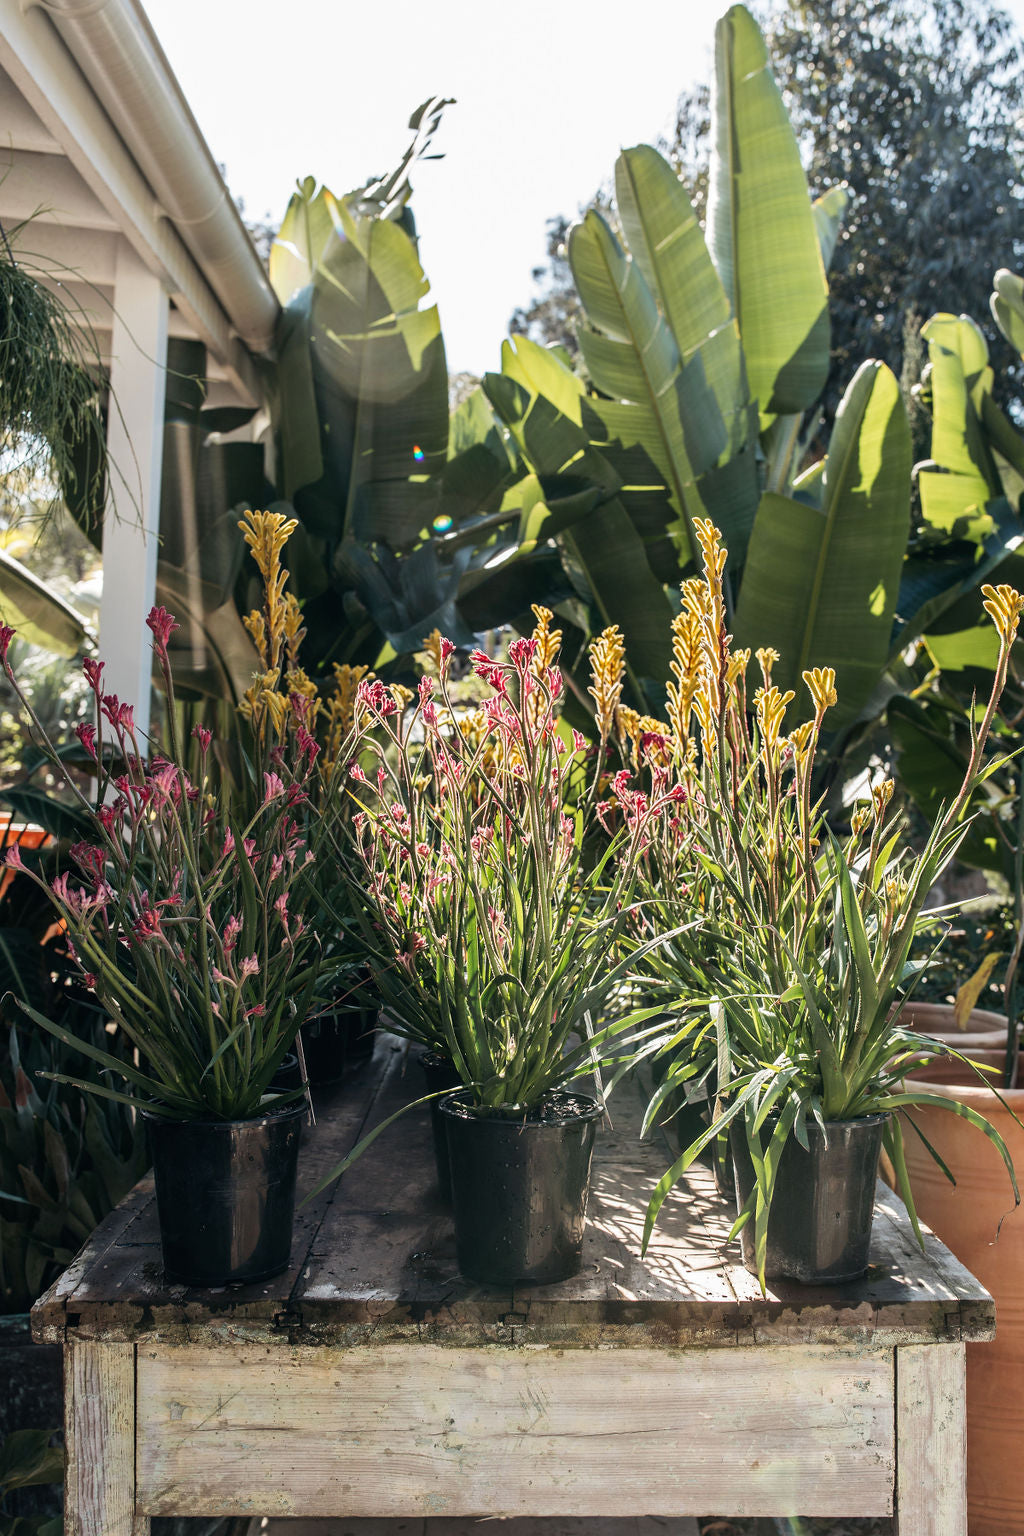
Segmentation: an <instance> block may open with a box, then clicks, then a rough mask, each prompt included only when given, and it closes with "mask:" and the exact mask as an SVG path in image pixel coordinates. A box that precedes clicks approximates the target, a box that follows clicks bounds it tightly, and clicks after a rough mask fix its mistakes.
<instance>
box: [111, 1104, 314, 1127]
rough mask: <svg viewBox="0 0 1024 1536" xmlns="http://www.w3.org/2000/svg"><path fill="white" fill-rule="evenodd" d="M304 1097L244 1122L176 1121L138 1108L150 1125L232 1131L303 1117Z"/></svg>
mask: <svg viewBox="0 0 1024 1536" xmlns="http://www.w3.org/2000/svg"><path fill="white" fill-rule="evenodd" d="M307 1107H308V1106H307V1104H306V1099H305V1096H303V1097H302V1098H300V1099H296V1100H295V1101H294V1103H292V1104H283V1105H282V1106H281V1108H280V1109H265V1110H263V1112H262V1113H261V1114H259V1115H250V1116H249V1117H248V1119H246V1120H177V1119H175V1118H174V1117H173V1116H171V1115H159V1114H154V1113H153V1111H152V1110H150V1109H147V1108H145V1106H144V1105H140V1106H139V1114H140V1115H141V1116H142V1118H143V1120H148V1121H149V1123H150V1124H151V1125H153V1124H162V1125H187V1126H195V1127H197V1128H198V1129H204V1128H208V1129H211V1130H234V1129H236V1128H237V1127H238V1126H240V1125H246V1126H247V1125H252V1126H259V1125H269V1124H270V1123H271V1122H272V1121H274V1120H285V1119H289V1118H291V1117H292V1116H293V1115H300V1114H302V1115H304V1114H305V1113H306V1110H307Z"/></svg>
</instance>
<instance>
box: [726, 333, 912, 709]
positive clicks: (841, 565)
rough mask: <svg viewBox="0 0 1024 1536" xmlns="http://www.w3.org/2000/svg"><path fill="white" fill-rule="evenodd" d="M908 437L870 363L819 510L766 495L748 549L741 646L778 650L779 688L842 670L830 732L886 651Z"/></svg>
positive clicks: (869, 684)
mask: <svg viewBox="0 0 1024 1536" xmlns="http://www.w3.org/2000/svg"><path fill="white" fill-rule="evenodd" d="M910 457H911V454H910V431H909V428H908V425H907V418H906V412H905V410H904V407H903V401H902V399H901V396H900V391H899V385H898V384H897V382H896V380H895V378H894V377H893V375H892V374H891V373H890V371H889V369H888V368H886V367H885V366H884V365H883V364H881V363H865V364H864V365H863V366H862V367H861V368H860V369H859V370H858V372H857V374H856V376H855V378H854V380H853V382H852V383H851V385H850V387H849V389H848V390H847V392H846V395H845V396H844V398H843V402H842V405H841V406H840V409H839V413H838V415H837V417H836V423H835V428H834V430H833V433H832V441H831V443H830V444H829V452H828V460H827V463H826V467H825V472H824V477H823V484H822V506H821V511H820V512H819V511H818V510H816V509H815V508H814V507H809V506H806V505H805V504H803V503H802V502H798V501H795V500H792V499H791V498H789V497H785V496H779V495H775V494H773V493H771V492H768V493H766V494H765V495H764V496H763V497H762V499H761V505H760V507H759V509H758V514H757V521H756V522H755V524H754V532H753V536H752V538H751V541H750V549H749V552H748V555H747V564H746V567H745V570H744V575H743V586H742V589H741V592H740V600H739V605H738V608H737V614H736V643H737V645H740V646H744V645H750V646H758V645H771V646H774V647H775V649H776V650H777V651H778V652H779V655H780V657H781V661H780V662H779V663H778V665H777V666H776V668H775V673H774V680H775V681H776V682H777V683H778V685H779V686H780V687H781V688H792V689H793V690H794V691H795V692H796V691H797V690H799V689H802V683H801V673H802V672H803V671H804V670H805V669H806V668H808V667H812V666H818V667H824V666H831V667H834V668H835V670H836V687H837V690H838V694H839V702H838V705H837V707H836V708H835V709H834V710H833V711H831V712H830V715H829V725H830V727H831V728H833V729H835V728H838V727H840V726H842V725H845V724H849V723H850V722H851V721H852V720H854V719H855V718H856V716H857V714H858V712H859V711H860V709H861V707H862V706H863V704H864V703H865V701H866V700H867V698H868V696H869V695H870V693H871V690H872V688H873V687H874V686H875V684H876V683H877V681H878V677H879V674H880V673H881V671H882V668H883V667H884V665H885V663H886V661H887V659H888V655H889V640H890V634H891V631H892V623H893V614H894V611H895V606H896V597H897V592H898V590H899V580H900V570H901V566H902V563H903V552H904V550H905V548H906V542H907V535H908V531H909V525H910Z"/></svg>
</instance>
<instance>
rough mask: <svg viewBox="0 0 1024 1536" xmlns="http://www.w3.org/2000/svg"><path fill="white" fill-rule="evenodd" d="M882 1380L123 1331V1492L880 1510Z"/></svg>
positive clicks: (636, 1359)
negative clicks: (189, 1339)
mask: <svg viewBox="0 0 1024 1536" xmlns="http://www.w3.org/2000/svg"><path fill="white" fill-rule="evenodd" d="M936 1353H939V1351H938V1350H936ZM892 1391H893V1379H892V1352H891V1350H880V1351H877V1352H871V1353H866V1354H857V1353H855V1352H847V1351H843V1350H839V1349H836V1350H823V1349H819V1348H813V1347H812V1348H804V1347H800V1346H793V1345H788V1346H780V1347H778V1348H767V1349H758V1350H750V1349H731V1350H730V1349H711V1350H687V1351H685V1352H683V1351H671V1350H658V1349H636V1350H621V1351H616V1350H596V1349H567V1350H545V1349H540V1350H537V1349H515V1348H508V1347H502V1346H490V1347H482V1348H477V1349H473V1348H468V1349H467V1348H459V1347H454V1348H453V1347H445V1346H443V1345H415V1344H411V1345H404V1344H397V1345H387V1344H385V1345H380V1346H378V1345H372V1346H361V1347H356V1348H353V1349H332V1348H323V1349H318V1348H308V1347H294V1348H289V1347H277V1348H273V1347H270V1348H268V1347H260V1346H258V1345H253V1346H248V1347H246V1346H245V1345H243V1344H241V1343H240V1342H236V1343H235V1344H234V1347H233V1348H231V1349H230V1350H229V1349H223V1348H217V1347H213V1348H210V1347H207V1348H200V1347H193V1348H188V1347H186V1348H180V1347H179V1348H174V1347H167V1346H160V1345H140V1346H139V1354H138V1468H137V1476H138V1504H139V1508H140V1509H142V1510H145V1511H146V1512H147V1513H148V1514H150V1515H157V1514H173V1513H177V1512H182V1511H186V1510H187V1511H188V1512H189V1513H190V1514H202V1515H246V1514H253V1515H255V1514H265V1515H282V1516H283V1515H292V1516H306V1517H313V1516H330V1515H353V1516H357V1515H365V1516H368V1515H377V1516H389V1517H393V1518H394V1517H406V1518H411V1517H414V1516H417V1515H424V1516H426V1515H446V1516H448V1515H457V1516H486V1515H494V1514H502V1515H524V1516H565V1515H577V1516H580V1515H594V1516H596V1515H608V1516H611V1515H617V1516H618V1515H622V1516H624V1515H634V1514H636V1512H637V1511H638V1510H643V1511H644V1512H646V1513H648V1514H652V1515H684V1514H701V1513H704V1512H706V1511H707V1510H708V1509H712V1510H714V1511H715V1512H716V1513H719V1514H722V1515H770V1514H774V1515H779V1514H802V1513H804V1512H807V1511H811V1512H813V1513H814V1514H818V1515H833V1514H834V1515H842V1514H853V1513H855V1514H860V1515H873V1514H874V1515H877V1514H886V1513H889V1512H890V1511H891V1509H892V1489H893V1468H894V1447H893V1413H892ZM944 1536H949V1533H944Z"/></svg>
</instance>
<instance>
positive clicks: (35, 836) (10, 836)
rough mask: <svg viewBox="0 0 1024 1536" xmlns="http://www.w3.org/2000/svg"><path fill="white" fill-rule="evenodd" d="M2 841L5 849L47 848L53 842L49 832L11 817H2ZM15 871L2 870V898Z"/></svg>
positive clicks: (0, 891) (0, 819) (0, 825)
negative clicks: (16, 847)
mask: <svg viewBox="0 0 1024 1536" xmlns="http://www.w3.org/2000/svg"><path fill="white" fill-rule="evenodd" d="M0 841H2V842H3V845H4V847H5V848H10V847H11V846H12V844H14V843H17V844H18V847H19V848H47V847H49V845H50V844H51V843H52V842H53V838H52V837H51V836H50V834H49V832H47V831H45V829H44V828H43V827H37V826H35V825H33V824H32V823H31V822H17V821H13V822H12V820H11V818H10V816H9V815H0ZM14 874H15V871H14V870H13V869H3V870H0V896H3V895H4V893H5V892H6V890H7V887H8V886H9V885H10V883H11V881H12V880H13V879H14Z"/></svg>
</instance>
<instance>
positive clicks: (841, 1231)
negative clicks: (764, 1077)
mask: <svg viewBox="0 0 1024 1536" xmlns="http://www.w3.org/2000/svg"><path fill="white" fill-rule="evenodd" d="M888 1118H889V1117H888V1115H865V1116H864V1117H863V1118H862V1119H859V1120H827V1121H826V1122H825V1131H826V1134H825V1135H823V1134H822V1131H821V1129H820V1127H819V1126H817V1125H815V1124H811V1123H808V1126H807V1140H808V1144H809V1150H807V1149H805V1148H804V1147H802V1146H801V1145H800V1143H799V1142H798V1141H797V1140H796V1138H795V1137H793V1136H791V1137H790V1138H789V1140H788V1141H787V1143H786V1145H785V1147H784V1149H783V1152H782V1156H781V1157H780V1158H779V1167H778V1174H777V1177H776V1182H775V1193H774V1195H773V1197H772V1205H771V1211H770V1213H769V1216H768V1245H767V1253H766V1258H765V1276H766V1278H767V1277H777V1278H783V1277H785V1278H787V1279H790V1280H799V1281H802V1282H803V1283H804V1284H805V1285H839V1284H841V1283H842V1282H843V1281H846V1280H856V1279H858V1278H859V1277H860V1276H861V1275H863V1274H864V1273H865V1272H866V1270H867V1267H868V1251H869V1248H870V1244H871V1219H872V1213H873V1211H874V1204H875V1183H876V1180H877V1178H878V1158H879V1154H880V1152H881V1150H882V1134H883V1132H884V1130H885V1126H886V1122H887V1120H888ZM763 1134H764V1135H767V1134H768V1128H767V1127H765V1130H764V1133H763ZM729 1149H730V1151H731V1153H732V1163H733V1173H734V1177H735V1184H736V1209H737V1211H739V1210H741V1209H742V1208H743V1205H744V1204H745V1202H746V1199H747V1196H748V1195H749V1194H750V1191H751V1190H752V1189H753V1187H754V1168H753V1164H752V1162H751V1160H750V1153H749V1151H748V1149H747V1142H746V1136H745V1134H744V1130H743V1127H742V1126H740V1125H737V1124H736V1122H735V1121H734V1122H733V1123H732V1125H730V1127H729ZM740 1237H741V1241H742V1244H743V1262H744V1264H745V1265H746V1267H747V1269H749V1270H752V1271H753V1272H754V1273H755V1274H756V1272H757V1262H756V1260H755V1257H754V1222H753V1218H751V1219H750V1220H749V1221H748V1222H747V1223H746V1225H745V1226H744V1228H743V1230H742V1232H741V1234H740Z"/></svg>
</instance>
